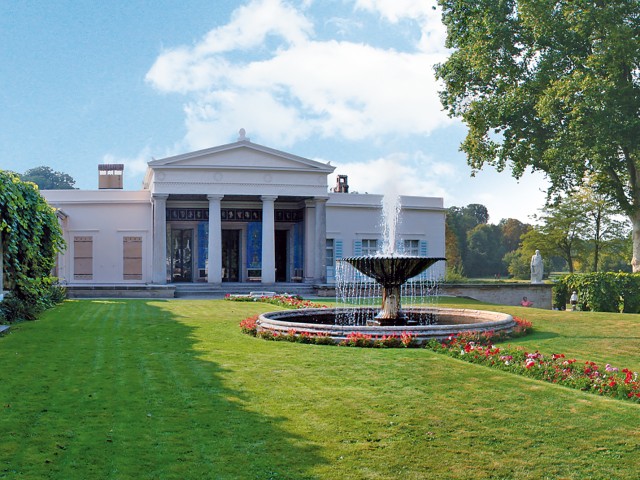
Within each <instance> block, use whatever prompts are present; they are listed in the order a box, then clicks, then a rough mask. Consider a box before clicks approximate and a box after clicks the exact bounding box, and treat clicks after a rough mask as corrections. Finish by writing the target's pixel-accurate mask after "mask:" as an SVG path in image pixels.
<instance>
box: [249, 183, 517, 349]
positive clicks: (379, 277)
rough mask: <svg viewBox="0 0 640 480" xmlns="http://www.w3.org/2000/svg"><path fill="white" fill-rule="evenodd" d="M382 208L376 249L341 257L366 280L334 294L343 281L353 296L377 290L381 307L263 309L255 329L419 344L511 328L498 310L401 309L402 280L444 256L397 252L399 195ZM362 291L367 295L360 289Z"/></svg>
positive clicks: (388, 198) (351, 282)
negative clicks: (391, 338)
mask: <svg viewBox="0 0 640 480" xmlns="http://www.w3.org/2000/svg"><path fill="white" fill-rule="evenodd" d="M382 210H383V224H382V227H383V244H382V245H383V247H382V249H381V251H380V252H379V253H378V254H376V255H369V256H355V257H347V258H343V259H342V261H341V263H343V264H348V265H350V266H351V267H353V268H354V269H356V270H357V271H358V272H360V273H361V274H362V275H365V276H366V279H365V280H364V281H361V282H359V281H354V280H353V278H352V277H351V278H347V279H346V280H344V279H343V280H339V281H338V282H337V283H338V285H337V288H336V292H337V294H338V296H343V297H346V296H347V295H345V294H344V293H342V294H341V293H340V292H344V290H345V285H348V286H349V287H350V288H354V289H355V290H357V294H356V295H355V296H356V297H358V298H362V297H363V296H366V297H368V298H369V299H371V298H377V297H378V296H379V293H378V292H379V291H380V290H381V294H382V301H381V306H380V308H377V307H363V306H360V305H358V306H351V307H346V308H341V309H304V310H289V311H280V312H270V313H264V314H262V315H260V317H259V319H258V321H257V327H258V331H261V330H269V331H271V332H274V333H287V332H290V331H291V330H295V331H296V332H298V333H308V334H311V335H324V336H330V337H332V338H333V339H334V341H336V342H339V341H341V340H344V339H345V338H346V337H347V336H348V335H350V334H353V333H361V334H364V335H371V336H389V335H396V336H400V335H402V334H405V333H409V334H411V335H412V336H413V337H414V339H415V340H416V341H417V342H418V343H422V342H426V341H428V340H429V339H433V338H436V339H443V338H447V337H448V336H450V335H452V334H453V335H455V334H458V333H461V332H465V331H474V332H481V331H490V330H491V331H498V330H510V329H512V328H513V327H514V326H515V322H514V320H513V317H511V315H508V314H503V313H496V312H487V311H481V310H468V309H450V308H439V307H415V306H410V307H408V308H402V296H403V295H402V293H403V288H404V285H405V284H407V282H408V281H409V280H410V279H412V278H414V277H417V276H418V275H420V274H421V273H422V272H424V271H426V270H427V269H428V268H429V267H431V266H432V265H434V264H435V263H436V262H439V261H441V260H445V258H442V257H421V256H416V255H406V254H400V253H398V252H397V251H396V245H395V242H396V228H397V223H398V215H399V212H400V197H399V196H398V195H385V198H384V200H383V204H382ZM371 280H373V282H372V281H371ZM419 283H420V284H423V283H424V280H420V281H419ZM354 285H355V287H354ZM377 287H379V288H377ZM362 291H365V292H368V294H367V293H365V294H363V293H362ZM421 296H424V295H421ZM363 319H364V320H363Z"/></svg>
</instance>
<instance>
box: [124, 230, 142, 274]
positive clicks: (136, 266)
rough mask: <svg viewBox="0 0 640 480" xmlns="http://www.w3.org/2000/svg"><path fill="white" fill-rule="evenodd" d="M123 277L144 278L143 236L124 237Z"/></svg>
mask: <svg viewBox="0 0 640 480" xmlns="http://www.w3.org/2000/svg"><path fill="white" fill-rule="evenodd" d="M122 264H123V268H122V278H123V279H124V280H142V237H124V238H123V239H122Z"/></svg>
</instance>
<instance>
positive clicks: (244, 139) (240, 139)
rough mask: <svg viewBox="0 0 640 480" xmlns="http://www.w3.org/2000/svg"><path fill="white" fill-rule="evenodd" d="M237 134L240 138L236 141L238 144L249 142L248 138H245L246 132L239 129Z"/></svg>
mask: <svg viewBox="0 0 640 480" xmlns="http://www.w3.org/2000/svg"><path fill="white" fill-rule="evenodd" d="M238 133H239V134H240V136H239V137H238V141H239V142H248V141H249V137H247V131H246V130H245V129H244V128H241V129H240V131H239V132H238Z"/></svg>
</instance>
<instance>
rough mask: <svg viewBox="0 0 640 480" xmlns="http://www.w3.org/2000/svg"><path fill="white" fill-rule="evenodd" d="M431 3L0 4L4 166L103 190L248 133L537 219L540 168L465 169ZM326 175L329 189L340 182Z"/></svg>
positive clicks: (453, 199) (453, 198)
mask: <svg viewBox="0 0 640 480" xmlns="http://www.w3.org/2000/svg"><path fill="white" fill-rule="evenodd" d="M434 5H435V0H354V1H348V0H322V1H320V0H302V1H285V0H254V1H245V2H242V1H233V2H232V1H220V0H216V1H204V0H181V1H169V0H166V1H161V0H154V1H151V0H147V1H133V0H132V1H115V0H114V1H109V2H98V1H81V0H75V1H62V0H57V1H55V2H0V168H3V169H8V170H13V171H17V172H24V171H25V170H27V169H29V168H32V167H36V166H39V165H48V166H50V167H51V168H53V169H54V170H58V171H63V172H65V173H69V174H70V175H71V176H73V177H74V178H75V179H76V181H77V183H76V186H77V187H80V188H83V189H95V188H97V177H98V175H97V165H98V164H100V163H124V164H125V188H127V189H138V188H140V185H141V181H142V175H143V172H144V168H145V166H146V162H147V161H149V160H151V159H152V158H163V157H166V156H170V155H175V154H179V153H184V152H188V151H193V150H197V149H202V148H207V147H211V146H215V145H220V144H224V143H229V142H233V141H235V140H236V139H237V137H238V130H239V129H240V128H245V129H246V131H247V136H248V137H250V138H251V140H252V141H253V142H256V143H260V144H263V145H267V146H269V147H272V148H276V149H280V150H284V151H287V152H291V153H294V154H296V155H300V156H303V157H307V158H312V159H314V160H319V161H323V162H331V164H332V165H335V166H337V169H336V172H335V173H336V174H338V173H343V174H347V175H349V184H350V186H351V189H352V190H354V191H358V192H361V193H363V192H369V193H384V192H385V191H388V190H389V189H390V188H389V185H392V189H394V190H397V191H399V192H401V193H403V194H410V195H425V196H442V197H443V198H444V201H445V205H446V206H452V205H456V206H464V205H467V204H469V203H482V204H484V205H486V206H487V208H488V209H489V214H490V221H491V222H494V223H497V222H498V221H499V220H500V219H501V218H508V217H513V218H519V219H520V220H522V221H531V219H530V218H529V216H530V215H531V214H534V213H536V211H537V209H538V208H540V207H541V206H542V204H543V202H544V193H543V191H542V190H543V189H544V188H545V185H546V183H545V181H544V177H543V176H542V175H540V174H527V175H526V176H525V177H524V178H523V179H522V180H520V181H519V182H518V181H516V180H514V179H513V178H511V176H510V174H509V173H508V172H504V173H500V174H499V173H497V172H495V171H494V170H493V169H491V168H487V169H485V170H484V171H482V172H480V173H478V174H477V175H476V176H475V177H471V170H470V168H469V167H468V166H467V164H466V160H465V157H464V155H463V154H461V153H460V152H459V151H458V147H459V144H460V142H461V141H462V139H463V137H464V135H465V128H464V126H463V125H462V124H461V123H460V122H459V121H457V120H453V119H450V118H448V117H447V116H446V114H444V113H443V112H442V109H441V106H440V104H439V101H438V96H437V91H438V85H437V84H436V82H435V79H434V75H433V65H434V64H435V63H437V62H441V61H443V60H444V59H445V58H446V55H447V51H446V49H445V48H444V38H445V37H444V36H445V30H444V27H443V26H442V24H441V22H440V14H439V12H438V11H437V10H434V9H433V8H432V7H433V6H434ZM333 180H334V179H333V178H330V179H329V183H330V184H332V183H333Z"/></svg>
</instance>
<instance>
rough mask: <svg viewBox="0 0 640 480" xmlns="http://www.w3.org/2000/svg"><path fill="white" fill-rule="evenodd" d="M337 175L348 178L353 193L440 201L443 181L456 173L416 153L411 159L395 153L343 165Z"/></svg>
mask: <svg viewBox="0 0 640 480" xmlns="http://www.w3.org/2000/svg"><path fill="white" fill-rule="evenodd" d="M336 174H343V175H348V176H349V189H350V190H349V191H352V192H358V193H378V194H380V193H382V194H386V193H399V194H401V195H416V196H425V197H442V196H443V195H445V193H446V189H445V187H444V180H445V179H447V177H451V176H454V175H455V170H454V168H453V167H451V165H448V164H446V163H442V162H437V161H435V160H433V159H432V158H431V157H429V156H428V155H425V154H424V153H422V152H417V153H415V154H414V155H411V156H410V155H407V154H403V153H395V154H391V155H389V156H386V157H383V158H378V159H375V160H371V161H368V162H353V163H347V164H343V165H340V166H338V168H337V169H336Z"/></svg>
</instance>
